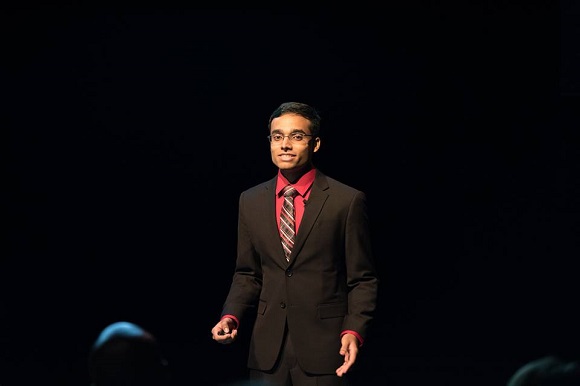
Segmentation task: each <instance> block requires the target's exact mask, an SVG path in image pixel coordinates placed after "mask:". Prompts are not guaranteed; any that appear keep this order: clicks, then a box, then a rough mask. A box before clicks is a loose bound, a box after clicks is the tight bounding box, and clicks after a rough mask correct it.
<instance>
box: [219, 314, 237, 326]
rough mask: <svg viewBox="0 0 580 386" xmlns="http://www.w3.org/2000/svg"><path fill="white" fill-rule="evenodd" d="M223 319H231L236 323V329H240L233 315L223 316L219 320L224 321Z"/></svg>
mask: <svg viewBox="0 0 580 386" xmlns="http://www.w3.org/2000/svg"><path fill="white" fill-rule="evenodd" d="M225 318H230V319H233V320H234V322H235V323H236V328H238V327H240V321H239V320H238V318H236V317H235V316H234V315H224V316H222V318H221V319H220V320H224V319H225Z"/></svg>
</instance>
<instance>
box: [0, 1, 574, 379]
mask: <svg viewBox="0 0 580 386" xmlns="http://www.w3.org/2000/svg"><path fill="white" fill-rule="evenodd" d="M403 3H404V5H388V4H387V5H382V6H381V7H377V8H364V7H362V6H361V7H359V8H349V7H347V6H345V7H343V8H342V7H339V6H336V5H334V6H332V7H326V8H324V7H316V8H312V7H311V6H306V5H300V4H290V3H288V5H287V6H284V7H282V6H280V7H270V8H203V7H199V8H169V7H166V8H155V7H150V8H148V7H141V8H132V9H125V8H123V9H119V8H117V9H108V10H103V9H87V8H83V7H70V6H69V7H56V6H54V7H51V6H44V7H34V8H32V7H30V8H10V9H4V10H3V11H2V19H1V22H0V28H1V31H0V33H1V35H2V47H1V50H2V56H3V59H2V64H1V68H2V79H1V81H2V86H1V88H2V95H3V103H2V111H3V113H2V121H3V122H2V126H4V127H5V128H7V130H3V133H6V136H5V138H6V139H5V141H3V144H4V145H6V147H5V149H4V151H3V155H4V160H5V162H4V165H5V173H4V178H3V180H4V182H3V184H2V185H3V186H4V188H3V189H2V190H3V197H4V199H3V203H4V205H3V208H4V211H3V212H4V215H3V218H4V220H5V223H6V225H7V227H6V230H5V233H4V235H5V240H6V241H7V242H6V243H3V244H4V245H5V247H6V248H4V250H5V252H4V253H2V257H1V266H0V286H1V287H0V290H1V294H2V296H1V298H0V322H1V326H0V327H1V329H0V370H1V372H0V384H2V386H10V385H32V384H40V383H41V384H45V385H75V386H78V385H88V382H89V381H88V376H87V370H86V358H87V354H88V350H89V347H90V345H91V344H92V342H93V341H94V340H95V338H96V337H97V335H98V333H99V332H100V330H101V329H102V328H103V327H104V326H106V325H107V324H109V323H111V322H114V321H118V320H128V321H132V322H134V323H137V324H140V325H141V326H143V327H145V328H146V329H148V330H150V331H151V332H153V333H154V334H155V335H157V337H158V338H159V339H160V341H161V342H162V345H163V348H164V350H165V352H166V354H167V357H168V359H169V363H170V365H171V368H172V371H173V379H174V381H175V384H204V385H226V384H233V383H236V382H238V381H240V380H241V379H243V376H244V374H245V353H246V349H247V346H246V345H245V343H246V342H245V341H244V339H245V338H242V339H241V340H242V341H241V342H238V344H236V345H232V346H220V345H217V344H215V343H214V342H213V341H212V340H211V338H210V329H211V327H212V326H213V325H214V324H215V323H216V322H217V320H218V317H219V312H220V310H221V304H222V302H223V300H224V299H225V295H226V293H227V290H228V287H229V282H230V279H231V275H232V273H233V267H234V259H235V243H236V239H235V238H236V229H237V200H238V197H239V193H240V192H241V191H242V190H243V189H246V188H248V187H250V186H252V185H254V184H256V183H258V182H262V181H263V180H266V179H269V178H271V177H272V176H273V175H274V173H275V172H276V171H275V169H274V166H273V164H272V163H271V161H270V155H269V145H268V142H267V139H266V135H267V126H266V125H267V119H268V117H269V114H270V113H271V111H273V110H274V109H275V108H276V107H277V106H278V105H279V104H280V103H281V102H284V101H290V100H296V101H303V102H307V103H310V104H312V105H314V106H316V107H318V108H319V109H320V110H321V113H322V115H323V117H324V121H323V133H322V148H321V151H320V152H319V153H318V154H317V159H316V163H317V165H318V167H319V168H320V169H321V170H323V171H324V172H325V173H326V174H328V175H330V176H332V177H334V178H337V179H339V180H342V181H343V182H345V183H348V184H349V185H352V186H354V187H357V188H359V189H361V190H364V191H365V192H367V194H368V197H369V205H370V208H371V221H372V226H373V240H374V243H375V253H376V257H377V264H378V268H379V272H380V275H381V279H382V284H381V296H380V302H379V316H378V319H377V324H376V329H375V330H374V332H373V334H372V335H371V337H369V339H368V342H367V343H366V345H365V347H364V350H363V351H362V354H361V355H362V358H361V361H360V362H359V366H360V367H361V369H360V370H361V371H359V372H356V373H355V374H354V375H355V376H356V377H357V379H358V380H360V381H361V382H362V384H385V385H392V386H398V385H419V384H430V385H472V386H473V385H503V384H505V382H506V381H507V379H508V378H509V376H510V375H511V374H512V373H513V372H514V371H515V370H516V369H517V368H518V367H519V366H521V365H523V364H524V363H525V362H527V361H529V360H532V359H536V358H538V357H540V356H543V355H547V354H558V355H562V356H566V357H574V358H575V357H578V356H579V355H578V351H579V347H580V346H579V344H580V339H579V338H580V337H579V335H578V328H577V325H578V322H579V321H580V320H579V319H580V318H579V317H578V316H577V310H576V309H577V293H578V289H579V285H578V275H577V271H576V270H575V265H574V260H576V259H577V257H578V252H579V243H578V231H579V227H578V219H577V215H578V210H579V205H578V193H579V192H578V187H579V185H578V182H577V176H578V172H579V170H578V162H577V161H578V158H577V148H578V141H577V135H576V134H575V131H576V128H577V122H578V120H577V110H578V109H577V101H578V86H579V82H578V79H579V77H578V71H577V68H578V65H579V64H580V63H579V60H578V57H579V55H578V53H579V50H578V48H577V42H578V39H577V37H578V31H579V29H578V22H577V20H578V17H579V15H580V12H578V7H577V6H572V4H571V2H570V3H569V4H568V3H561V4H560V5H557V4H549V3H551V2H545V3H540V2H521V3H515V2H511V3H510V2H501V3H500V2H498V3H497V4H494V3H493V2H485V3H482V4H463V3H462V2H456V3H452V2H449V3H445V2H442V3H429V2H403ZM466 3H468V2H466ZM241 333H242V334H245V336H247V335H248V334H249V331H247V330H243V329H242V330H241Z"/></svg>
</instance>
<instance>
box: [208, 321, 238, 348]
mask: <svg viewBox="0 0 580 386" xmlns="http://www.w3.org/2000/svg"><path fill="white" fill-rule="evenodd" d="M211 335H212V339H213V340H215V341H216V342H218V343H221V344H229V343H232V342H233V341H234V340H236V336H237V335H238V330H237V328H236V323H235V322H234V321H233V319H232V318H223V319H222V320H220V321H219V322H218V323H217V324H216V325H215V326H214V327H213V328H212V329H211Z"/></svg>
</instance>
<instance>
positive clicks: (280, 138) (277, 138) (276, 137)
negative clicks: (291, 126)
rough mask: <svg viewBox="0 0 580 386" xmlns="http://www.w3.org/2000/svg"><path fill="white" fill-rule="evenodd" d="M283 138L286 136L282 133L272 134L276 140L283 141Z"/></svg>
mask: <svg viewBox="0 0 580 386" xmlns="http://www.w3.org/2000/svg"><path fill="white" fill-rule="evenodd" d="M283 138H284V136H283V135H281V134H274V135H272V139H273V140H274V141H281V140H282V139H283Z"/></svg>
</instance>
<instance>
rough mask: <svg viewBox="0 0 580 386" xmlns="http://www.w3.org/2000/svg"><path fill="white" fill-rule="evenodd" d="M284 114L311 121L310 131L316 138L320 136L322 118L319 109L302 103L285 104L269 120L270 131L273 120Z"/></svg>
mask: <svg viewBox="0 0 580 386" xmlns="http://www.w3.org/2000/svg"><path fill="white" fill-rule="evenodd" d="M284 114H296V115H300V116H301V117H304V118H306V119H308V120H309V121H310V131H311V132H312V135H313V136H314V137H318V136H319V135H320V128H321V120H322V119H321V117H320V114H319V112H318V110H317V109H315V108H314V107H312V106H310V105H308V104H306V103H301V102H284V103H282V104H281V105H280V106H278V107H277V108H276V110H274V112H273V113H272V114H271V115H270V119H269V120H268V130H270V129H271V125H272V120H273V119H274V118H278V117H280V116H282V115H284Z"/></svg>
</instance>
